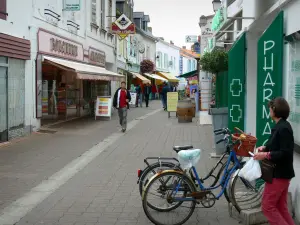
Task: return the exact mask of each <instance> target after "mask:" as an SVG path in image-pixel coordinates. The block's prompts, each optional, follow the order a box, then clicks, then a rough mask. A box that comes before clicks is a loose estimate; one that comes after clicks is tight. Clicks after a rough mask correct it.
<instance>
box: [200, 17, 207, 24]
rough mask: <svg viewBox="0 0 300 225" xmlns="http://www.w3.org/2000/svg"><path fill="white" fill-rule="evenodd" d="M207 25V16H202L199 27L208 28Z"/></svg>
mask: <svg viewBox="0 0 300 225" xmlns="http://www.w3.org/2000/svg"><path fill="white" fill-rule="evenodd" d="M206 24H207V18H206V16H204V15H202V16H201V17H200V20H199V26H200V27H204V26H206Z"/></svg>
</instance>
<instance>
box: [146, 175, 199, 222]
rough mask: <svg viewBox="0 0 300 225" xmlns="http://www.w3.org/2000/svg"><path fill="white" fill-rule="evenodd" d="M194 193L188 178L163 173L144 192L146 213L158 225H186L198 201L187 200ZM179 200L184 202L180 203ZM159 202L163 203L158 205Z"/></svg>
mask: <svg viewBox="0 0 300 225" xmlns="http://www.w3.org/2000/svg"><path fill="white" fill-rule="evenodd" d="M176 189H177V191H176ZM193 192H196V188H195V185H194V184H193V182H192V181H191V180H190V178H189V177H188V176H186V175H185V174H183V173H182V172H176V171H172V172H171V171H170V172H163V173H161V174H159V175H157V176H156V177H155V178H154V179H153V180H151V181H150V182H149V183H148V185H147V186H146V188H145V190H144V193H143V200H142V202H143V209H144V212H145V214H146V216H147V217H148V219H149V220H150V221H151V222H152V223H154V224H156V225H181V224H184V223H185V222H186V221H187V220H188V219H189V218H190V217H191V216H192V214H193V212H194V210H195V205H196V201H195V200H191V201H186V199H185V198H186V197H187V196H188V194H191V193H193ZM178 198H181V199H182V200H181V199H180V200H181V201H178ZM159 201H160V202H161V203H157V202H159ZM149 205H151V206H152V207H149ZM153 206H155V209H154V208H153Z"/></svg>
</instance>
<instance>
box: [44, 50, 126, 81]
mask: <svg viewBox="0 0 300 225" xmlns="http://www.w3.org/2000/svg"><path fill="white" fill-rule="evenodd" d="M43 59H44V60H46V61H47V62H48V63H50V64H53V65H55V66H58V67H61V68H63V69H66V70H71V71H73V72H75V73H77V78H78V79H81V80H122V79H124V76H123V75H121V74H117V73H114V72H111V71H109V70H106V69H105V68H103V67H100V66H93V65H89V64H84V63H80V62H74V61H69V60H65V59H59V58H55V57H50V56H43Z"/></svg>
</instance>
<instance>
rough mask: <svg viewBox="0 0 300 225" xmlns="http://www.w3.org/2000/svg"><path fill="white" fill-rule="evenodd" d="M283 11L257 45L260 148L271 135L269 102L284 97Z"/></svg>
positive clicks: (271, 123) (258, 134) (257, 121)
mask: <svg viewBox="0 0 300 225" xmlns="http://www.w3.org/2000/svg"><path fill="white" fill-rule="evenodd" d="M282 65H283V11H281V12H280V13H279V15H278V16H277V17H276V18H275V19H274V21H273V22H272V24H271V25H270V26H269V27H268V29H267V30H265V32H264V33H263V35H262V36H261V37H260V39H259V40H258V44H257V103H256V105H257V108H256V110H257V112H256V137H257V139H258V142H257V144H258V146H261V145H265V144H266V142H267V140H268V138H269V136H270V135H271V130H272V127H273V126H274V123H273V122H272V119H271V116H270V111H269V108H268V102H269V101H270V100H271V99H272V98H274V97H277V96H282V69H283V66H282Z"/></svg>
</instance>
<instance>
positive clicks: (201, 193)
mask: <svg viewBox="0 0 300 225" xmlns="http://www.w3.org/2000/svg"><path fill="white" fill-rule="evenodd" d="M209 193H211V191H196V192H192V193H190V194H187V197H193V198H195V199H202V198H204V197H205V196H206V195H207V194H209Z"/></svg>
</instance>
